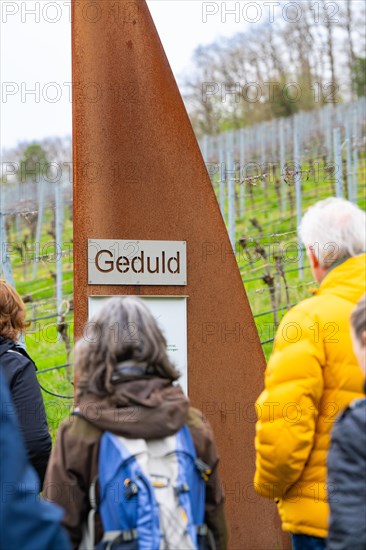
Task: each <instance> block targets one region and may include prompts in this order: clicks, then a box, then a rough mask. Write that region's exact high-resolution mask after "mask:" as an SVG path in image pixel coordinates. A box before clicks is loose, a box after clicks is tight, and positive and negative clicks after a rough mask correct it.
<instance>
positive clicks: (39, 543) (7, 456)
mask: <svg viewBox="0 0 366 550" xmlns="http://www.w3.org/2000/svg"><path fill="white" fill-rule="evenodd" d="M0 405H1V409H0V411H1V413H0V493H1V496H0V498H1V506H0V549H1V550H70V544H69V541H68V538H67V536H66V534H65V532H64V531H63V529H62V527H61V526H60V521H61V519H62V516H63V513H62V511H61V509H60V508H58V507H56V506H54V505H53V504H50V503H48V502H43V501H41V500H40V499H39V481H38V478H37V475H36V473H35V471H34V470H33V468H32V466H31V465H30V464H29V461H28V458H27V453H26V450H25V446H24V442H23V439H22V436H21V433H20V431H19V426H18V418H17V414H16V412H15V410H14V407H13V403H12V401H11V397H10V394H9V390H8V388H7V387H6V382H5V380H4V377H3V376H2V373H1V372H0Z"/></svg>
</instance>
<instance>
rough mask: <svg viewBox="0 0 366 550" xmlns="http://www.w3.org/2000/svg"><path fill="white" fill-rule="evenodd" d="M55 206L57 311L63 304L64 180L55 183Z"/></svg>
mask: <svg viewBox="0 0 366 550" xmlns="http://www.w3.org/2000/svg"><path fill="white" fill-rule="evenodd" d="M55 206H56V227H55V231H56V242H55V258H56V301H57V312H60V311H61V305H62V233H63V200H62V180H61V181H57V182H56V184H55Z"/></svg>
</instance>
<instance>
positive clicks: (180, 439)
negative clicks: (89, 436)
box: [80, 426, 215, 550]
mask: <svg viewBox="0 0 366 550" xmlns="http://www.w3.org/2000/svg"><path fill="white" fill-rule="evenodd" d="M98 463H99V472H98V481H99V489H100V491H99V492H100V495H99V498H98V501H99V506H97V499H96V491H95V486H96V480H95V481H94V482H93V484H92V486H91V488H90V494H89V497H90V504H91V511H90V513H89V517H88V525H87V526H86V528H85V530H84V538H83V543H82V545H81V546H80V550H81V549H83V548H87V549H88V550H90V549H92V548H94V547H95V546H94V540H93V539H94V515H95V512H96V511H98V512H99V514H100V516H101V520H102V524H103V531H104V535H103V539H102V541H101V542H100V543H99V544H98V545H97V546H96V547H95V548H96V549H97V550H205V549H207V550H211V549H214V547H215V544H214V541H213V538H212V535H211V533H210V532H209V531H208V529H207V526H206V525H205V524H204V518H205V496H206V481H207V479H208V476H209V475H210V473H211V471H210V470H209V467H208V466H207V465H206V464H204V463H203V462H202V461H201V460H199V459H198V458H197V454H196V450H195V447H194V444H193V441H192V437H191V434H190V431H189V429H188V427H187V426H183V427H182V428H181V429H180V430H179V431H178V432H177V433H176V434H175V435H173V436H170V437H166V438H163V439H157V440H145V439H127V438H124V437H120V436H116V435H113V434H112V433H110V432H104V434H103V435H102V438H101V443H100V450H99V461H98Z"/></svg>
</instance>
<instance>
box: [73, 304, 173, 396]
mask: <svg viewBox="0 0 366 550" xmlns="http://www.w3.org/2000/svg"><path fill="white" fill-rule="evenodd" d="M166 345H167V344H166V340H165V337H164V335H163V333H162V332H161V330H160V328H159V327H158V324H157V322H156V320H155V319H154V317H153V315H152V313H151V312H150V310H149V308H148V307H147V306H146V305H145V304H144V303H143V301H142V300H140V299H138V298H135V297H132V296H128V297H124V298H111V299H110V300H107V302H106V303H105V304H104V305H103V306H102V307H101V308H100V309H99V310H98V311H97V312H96V313H95V314H94V315H93V317H92V318H91V320H90V321H89V322H88V323H87V324H86V327H85V330H84V336H83V338H81V339H80V340H79V341H78V342H77V344H76V346H75V369H76V372H77V374H78V375H79V377H80V378H79V383H78V395H79V396H81V395H83V394H85V393H92V394H95V395H99V396H105V395H107V394H112V393H113V392H114V384H115V383H116V382H118V381H119V380H120V379H121V376H122V378H123V377H126V375H125V374H121V373H125V372H127V373H128V372H129V370H131V368H132V369H134V371H133V372H136V371H137V369H139V370H140V372H141V373H142V375H143V376H151V375H152V376H159V377H162V378H168V379H170V380H177V379H178V378H179V373H178V372H177V370H176V369H175V368H174V366H173V364H172V363H171V362H170V360H169V358H168V354H167V350H166ZM127 377H128V374H127Z"/></svg>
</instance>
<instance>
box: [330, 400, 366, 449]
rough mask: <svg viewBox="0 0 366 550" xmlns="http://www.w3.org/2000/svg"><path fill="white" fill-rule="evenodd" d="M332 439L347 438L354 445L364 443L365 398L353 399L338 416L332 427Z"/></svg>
mask: <svg viewBox="0 0 366 550" xmlns="http://www.w3.org/2000/svg"><path fill="white" fill-rule="evenodd" d="M333 436H334V438H337V437H342V438H347V439H349V440H351V441H352V442H353V444H354V445H364V443H365V441H366V398H362V399H355V400H354V401H352V402H351V403H350V404H349V405H348V407H346V408H345V409H344V411H342V413H341V414H340V415H339V417H338V419H337V422H336V424H335V426H334V434H333Z"/></svg>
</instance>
